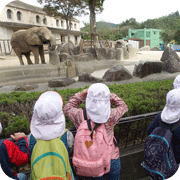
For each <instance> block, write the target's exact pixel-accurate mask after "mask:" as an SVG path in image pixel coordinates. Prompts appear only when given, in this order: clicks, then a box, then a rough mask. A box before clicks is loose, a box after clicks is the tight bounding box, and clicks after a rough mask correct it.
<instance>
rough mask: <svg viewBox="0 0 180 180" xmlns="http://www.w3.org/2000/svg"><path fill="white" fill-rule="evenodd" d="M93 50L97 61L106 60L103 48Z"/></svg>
mask: <svg viewBox="0 0 180 180" xmlns="http://www.w3.org/2000/svg"><path fill="white" fill-rule="evenodd" d="M94 50H95V52H96V59H97V60H102V59H107V52H106V49H105V48H95V49H94Z"/></svg>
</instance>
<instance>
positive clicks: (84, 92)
mask: <svg viewBox="0 0 180 180" xmlns="http://www.w3.org/2000/svg"><path fill="white" fill-rule="evenodd" d="M87 92H88V89H84V90H82V91H81V95H82V96H84V97H86V96H87Z"/></svg>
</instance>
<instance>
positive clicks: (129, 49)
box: [126, 44, 138, 58]
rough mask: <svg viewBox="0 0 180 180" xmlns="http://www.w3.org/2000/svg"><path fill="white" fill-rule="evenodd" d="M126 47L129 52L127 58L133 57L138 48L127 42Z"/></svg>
mask: <svg viewBox="0 0 180 180" xmlns="http://www.w3.org/2000/svg"><path fill="white" fill-rule="evenodd" d="M126 47H127V51H128V53H129V58H131V57H134V56H135V55H136V53H137V51H138V50H137V49H136V48H135V47H134V46H133V45H131V44H127V45H126Z"/></svg>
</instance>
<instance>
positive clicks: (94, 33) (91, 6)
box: [89, 0, 100, 48]
mask: <svg viewBox="0 0 180 180" xmlns="http://www.w3.org/2000/svg"><path fill="white" fill-rule="evenodd" d="M89 11H90V25H91V33H92V38H93V40H94V47H98V48H99V47H100V46H99V43H98V36H97V28H96V13H95V5H94V0H89Z"/></svg>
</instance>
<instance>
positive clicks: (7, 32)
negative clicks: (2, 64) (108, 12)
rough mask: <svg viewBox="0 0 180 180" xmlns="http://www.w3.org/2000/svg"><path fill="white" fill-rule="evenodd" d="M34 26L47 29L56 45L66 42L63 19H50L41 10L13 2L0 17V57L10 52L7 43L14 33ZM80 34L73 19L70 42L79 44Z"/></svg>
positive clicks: (16, 0) (17, 1)
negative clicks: (54, 38)
mask: <svg viewBox="0 0 180 180" xmlns="http://www.w3.org/2000/svg"><path fill="white" fill-rule="evenodd" d="M34 26H45V27H47V28H49V29H50V30H51V32H52V33H53V35H54V36H55V37H56V40H57V41H56V42H57V44H61V43H64V42H68V37H67V30H66V21H65V19H62V18H61V17H59V18H54V17H50V16H48V15H47V14H46V13H45V12H44V11H43V9H42V8H39V7H36V6H33V5H30V4H27V3H24V2H22V1H19V0H15V1H12V2H11V3H9V4H7V5H6V6H5V7H4V9H3V10H2V12H1V15H0V55H3V54H8V53H9V52H10V49H11V47H10V44H9V43H8V42H9V40H10V39H11V36H12V34H13V33H14V32H15V31H17V30H20V29H28V28H31V27H34ZM81 34H82V32H81V31H80V22H79V21H78V20H76V19H75V18H74V19H73V21H72V23H71V32H70V40H71V41H72V42H73V43H74V44H79V41H80V39H81Z"/></svg>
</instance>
